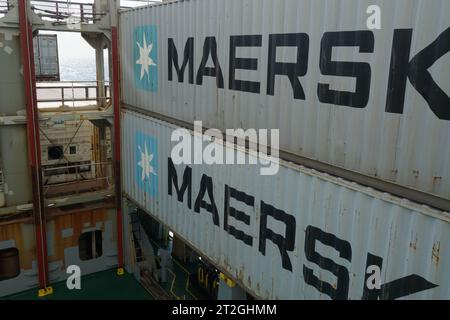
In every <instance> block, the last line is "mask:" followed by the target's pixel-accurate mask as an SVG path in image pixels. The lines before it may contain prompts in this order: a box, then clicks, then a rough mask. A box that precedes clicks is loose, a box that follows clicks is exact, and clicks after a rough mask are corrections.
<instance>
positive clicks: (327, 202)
mask: <svg viewBox="0 0 450 320" xmlns="http://www.w3.org/2000/svg"><path fill="white" fill-rule="evenodd" d="M122 122H123V130H122V139H123V147H122V148H123V149H122V157H123V179H124V181H123V190H124V195H125V196H126V197H127V198H128V199H129V200H131V201H132V202H133V203H135V204H136V205H138V206H139V207H140V208H142V209H143V210H145V211H146V212H148V213H149V214H151V215H152V216H153V217H154V218H156V219H158V220H159V221H161V222H163V223H164V224H165V225H167V226H168V227H169V228H170V229H171V230H173V231H174V232H175V234H176V235H177V236H179V237H181V238H182V239H184V240H185V241H186V242H187V243H188V244H189V245H190V246H192V247H193V248H194V249H195V250H197V251H198V252H200V253H201V254H202V255H203V256H204V257H205V258H207V259H209V260H210V261H211V262H212V263H214V264H215V265H216V266H217V267H218V268H219V269H220V270H221V271H223V272H225V273H226V274H227V275H228V276H231V277H232V278H233V279H235V280H236V281H237V282H238V283H239V284H240V285H242V286H243V287H244V288H245V289H246V290H247V291H249V292H250V293H252V294H254V295H255V296H258V297H261V298H267V299H330V298H332V299H377V298H379V299H445V300H448V299H450V290H449V288H450V276H449V272H448V270H450V247H449V245H450V238H449V236H450V224H449V223H450V215H449V213H448V212H442V211H438V210H434V209H431V208H429V207H427V206H424V205H419V204H416V203H413V202H410V201H408V200H405V199H400V198H397V197H394V196H392V195H390V194H387V193H382V192H379V191H376V190H373V189H371V188H367V187H363V186H360V185H358V184H356V183H353V182H349V181H346V180H344V179H341V178H336V177H333V176H330V175H327V174H324V173H320V172H317V171H315V170H312V169H308V168H305V167H302V166H298V165H294V164H292V163H287V162H284V161H282V162H281V166H280V168H279V171H278V173H277V174H276V175H273V176H262V175H260V169H261V166H262V164H261V163H260V164H255V165H250V164H243V165H217V164H216V165H206V164H196V165H185V164H180V165H176V164H175V160H173V156H172V150H173V147H174V145H175V143H174V142H172V141H171V136H172V133H173V132H174V130H175V129H177V127H176V126H174V125H171V124H168V123H166V122H162V121H159V120H156V119H152V118H150V117H147V116H144V115H142V114H139V113H134V112H130V111H126V112H124V113H123V114H122ZM187 134H188V136H189V137H191V138H192V136H191V133H190V132H187ZM215 143H217V144H219V143H218V142H215ZM177 144H178V142H177ZM200 145H201V146H203V147H204V148H205V147H206V143H205V142H203V144H200ZM219 146H220V144H219ZM202 150H203V149H202ZM227 150H228V149H227ZM236 152H237V153H238V154H241V155H242V153H243V152H244V151H242V150H238V151H236ZM376 275H379V277H378V278H377V277H376ZM372 276H373V277H372ZM374 279H375V282H374Z"/></svg>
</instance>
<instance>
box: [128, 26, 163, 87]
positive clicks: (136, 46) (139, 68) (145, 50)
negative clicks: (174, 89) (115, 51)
mask: <svg viewBox="0 0 450 320" xmlns="http://www.w3.org/2000/svg"><path fill="white" fill-rule="evenodd" d="M133 58H134V83H135V85H136V87H137V88H138V89H142V90H146V91H152V92H156V91H158V33H157V28H156V25H148V26H139V27H136V28H134V32H133Z"/></svg>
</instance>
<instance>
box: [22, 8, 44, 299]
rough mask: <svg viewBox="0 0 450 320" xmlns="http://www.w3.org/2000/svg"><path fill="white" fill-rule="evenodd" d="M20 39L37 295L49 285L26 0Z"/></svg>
mask: <svg viewBox="0 0 450 320" xmlns="http://www.w3.org/2000/svg"><path fill="white" fill-rule="evenodd" d="M19 24H20V42H21V51H22V63H23V78H24V81H25V102H26V110H27V135H28V161H29V163H30V169H31V182H32V187H33V216H34V222H35V228H36V247H37V260H38V261H37V262H38V272H39V287H40V290H39V295H40V296H43V295H47V294H50V293H51V292H52V290H51V288H49V287H47V285H48V277H47V275H48V261H47V234H46V225H45V223H46V221H45V205H44V195H43V193H42V175H41V173H42V167H41V156H40V153H41V143H40V133H39V119H38V111H37V96H36V79H35V70H34V51H33V30H32V25H31V23H30V21H29V20H28V6H27V1H26V0H19Z"/></svg>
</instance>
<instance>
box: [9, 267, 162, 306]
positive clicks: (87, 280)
mask: <svg viewBox="0 0 450 320" xmlns="http://www.w3.org/2000/svg"><path fill="white" fill-rule="evenodd" d="M3 299H5V300H153V297H152V296H151V295H150V294H149V293H148V292H147V291H146V290H145V289H144V288H143V287H142V286H141V285H140V284H139V282H137V281H136V279H135V278H134V277H133V275H132V274H128V273H125V275H123V276H117V275H116V269H112V270H107V271H102V272H97V273H93V274H90V275H86V276H82V277H81V290H69V289H67V287H66V282H65V281H63V282H58V283H56V284H55V285H53V294H52V295H49V296H47V297H43V298H39V297H38V296H37V289H32V290H28V291H25V292H21V293H18V294H15V295H12V296H7V297H4V298H3Z"/></svg>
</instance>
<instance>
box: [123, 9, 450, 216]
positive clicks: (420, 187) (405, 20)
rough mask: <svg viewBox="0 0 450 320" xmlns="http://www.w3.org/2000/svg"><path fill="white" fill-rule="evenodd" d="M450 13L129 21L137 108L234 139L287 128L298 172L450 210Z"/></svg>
mask: <svg viewBox="0 0 450 320" xmlns="http://www.w3.org/2000/svg"><path fill="white" fill-rule="evenodd" d="M373 5H376V6H378V7H373ZM377 8H379V9H380V11H379V13H380V16H379V17H380V22H381V25H380V29H374V30H371V29H369V27H370V28H372V26H371V24H370V23H371V21H372V20H373V19H374V18H376V17H377V13H378V11H377ZM368 12H369V13H368ZM448 12H450V1H448V0H433V1H429V0H395V1H381V0H370V1H369V0H334V1H328V0H314V1H312V0H276V1H275V0H227V1H223V0H186V1H178V2H172V3H167V4H161V5H154V6H150V7H145V8H139V9H134V10H131V11H126V12H123V13H121V16H120V29H121V31H120V35H121V37H120V42H121V64H122V70H123V74H122V77H123V82H122V83H123V102H124V106H128V107H130V108H131V107H134V108H140V109H142V110H147V111H151V112H154V113H155V116H156V115H157V116H159V115H163V116H168V117H171V118H174V119H177V120H182V121H185V122H187V123H192V122H193V121H194V120H203V122H204V126H205V127H209V128H219V129H221V130H225V129H227V128H230V129H231V128H256V129H259V128H267V129H271V128H279V129H280V148H281V150H282V156H283V157H284V158H285V159H290V160H291V161H294V162H296V163H300V164H304V165H307V166H309V167H312V168H316V169H318V170H321V169H320V168H321V167H323V168H324V170H323V171H324V172H328V173H332V174H336V175H339V176H342V177H345V178H347V179H351V180H353V181H358V182H360V183H362V184H365V185H367V186H372V187H374V188H377V189H380V190H384V191H389V192H391V193H395V194H397V195H399V194H400V195H401V196H402V197H407V198H409V199H413V200H415V201H419V202H422V203H426V204H429V205H432V206H434V207H438V208H441V209H444V210H449V209H448V208H450V205H449V200H448V199H449V198H450V165H449V163H450V121H449V120H450V98H449V94H450V81H449V78H448V74H449V71H450V69H449V68H450V60H449V59H450V55H449V54H448V52H449V50H450V21H449V19H448V15H447V13H448ZM373 21H376V20H373ZM368 23H369V24H368ZM375 28H376V26H375ZM144 38H145V39H144ZM144 44H145V45H146V46H145V48H144ZM146 57H148V58H149V59H144V60H142V58H146ZM405 189H406V191H405ZM428 196H430V197H428ZM422 198H423V200H422Z"/></svg>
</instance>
